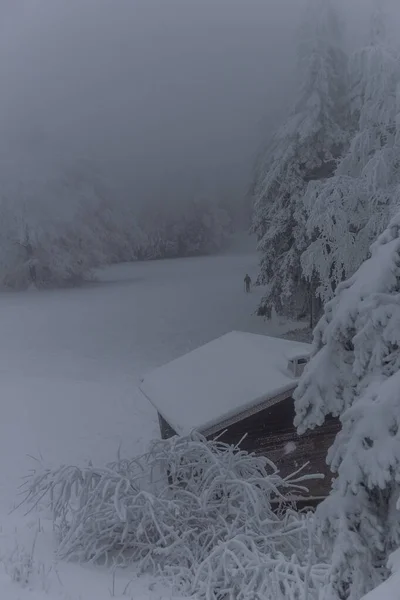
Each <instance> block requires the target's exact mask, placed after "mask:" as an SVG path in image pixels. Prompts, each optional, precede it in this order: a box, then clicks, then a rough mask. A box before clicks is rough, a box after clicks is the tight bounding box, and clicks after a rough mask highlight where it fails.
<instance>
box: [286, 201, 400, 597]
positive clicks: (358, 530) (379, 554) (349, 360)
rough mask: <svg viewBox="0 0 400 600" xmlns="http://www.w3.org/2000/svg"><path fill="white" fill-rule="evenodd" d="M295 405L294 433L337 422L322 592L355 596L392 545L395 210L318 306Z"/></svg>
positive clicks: (325, 513) (369, 583) (323, 515)
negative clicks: (328, 557)
mask: <svg viewBox="0 0 400 600" xmlns="http://www.w3.org/2000/svg"><path fill="white" fill-rule="evenodd" d="M295 406H296V418H295V424H296V425H297V427H298V429H299V432H300V433H303V432H304V431H305V430H306V429H310V428H313V427H315V426H318V425H321V424H322V423H323V422H324V420H325V418H326V417H327V415H333V416H336V417H339V418H340V421H341V431H340V432H339V433H338V435H337V437H336V439H335V442H334V444H333V446H332V448H331V449H330V451H329V453H328V463H329V464H330V466H331V469H332V471H333V472H334V473H336V474H337V477H336V479H335V481H334V483H333V488H332V491H331V494H330V496H329V498H328V499H327V500H325V501H324V502H323V503H322V504H321V505H320V507H319V509H318V512H317V515H318V518H319V519H320V520H321V522H322V528H323V531H324V533H325V539H326V542H327V544H328V547H330V548H331V552H332V566H331V570H330V575H329V581H328V582H327V586H326V593H325V596H324V597H323V598H324V600H328V599H329V600H332V599H335V600H336V599H338V598H340V600H343V599H351V600H358V599H359V598H360V597H361V596H362V595H363V593H365V592H367V591H368V590H369V589H371V588H372V587H374V585H376V584H377V583H378V582H379V581H380V580H381V579H382V577H383V576H384V574H385V565H386V561H387V558H388V556H389V554H390V553H391V552H392V551H393V550H394V549H396V548H397V547H398V546H399V544H400V511H399V510H397V509H396V503H398V501H399V497H400V213H399V214H398V215H397V216H396V217H395V218H393V219H392V221H391V222H390V224H389V226H388V227H387V229H386V230H385V231H384V233H382V234H381V236H380V237H379V238H378V240H377V241H376V242H375V243H374V244H373V245H372V246H371V257H370V258H369V259H368V260H367V261H365V262H364V263H363V264H362V265H361V266H360V268H359V269H358V270H357V272H356V273H355V274H354V275H353V276H352V277H351V278H350V279H349V280H347V281H346V282H342V283H341V284H339V286H338V288H337V290H336V294H335V296H334V298H333V299H332V300H331V301H330V302H328V303H327V305H326V307H325V314H324V316H323V317H322V319H321V321H320V322H319V324H318V326H317V327H316V330H315V332H314V356H313V358H312V360H311V362H310V364H309V366H308V368H307V369H306V372H305V374H304V375H303V377H302V379H301V381H300V384H299V386H298V389H297V390H296V392H295Z"/></svg>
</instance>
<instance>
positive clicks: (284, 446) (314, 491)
mask: <svg viewBox="0 0 400 600" xmlns="http://www.w3.org/2000/svg"><path fill="white" fill-rule="evenodd" d="M294 416H295V411H294V401H293V399H292V398H287V399H286V400H284V401H282V402H280V403H278V404H275V405H274V406H272V407H271V408H267V409H265V410H264V411H261V412H259V413H257V414H256V415H252V416H250V417H247V418H245V419H243V420H242V421H241V422H239V423H235V424H234V425H231V426H230V427H229V428H228V429H227V431H226V433H224V434H223V435H222V436H220V438H219V439H220V440H221V441H223V442H226V443H229V444H237V443H239V441H240V440H241V438H243V436H244V435H245V434H247V436H246V437H245V439H244V440H243V441H242V443H241V445H240V447H241V448H242V449H243V450H247V451H248V452H255V453H256V454H258V455H263V456H266V457H267V458H269V459H270V460H272V461H273V462H274V463H275V464H276V465H277V467H279V470H280V472H281V474H282V475H283V476H286V475H289V474H291V473H293V472H294V471H296V470H297V469H299V468H300V467H301V466H303V465H304V464H305V463H307V462H309V463H310V464H309V465H308V466H307V467H306V468H305V469H304V470H303V471H302V473H303V474H310V475H311V474H316V473H321V474H323V475H324V476H325V478H324V479H323V480H320V479H314V480H311V481H309V482H307V483H306V484H304V485H307V487H308V489H309V494H310V496H311V497H314V498H319V497H325V496H326V495H327V494H328V493H329V490H330V487H331V482H332V473H331V472H330V470H329V468H328V466H327V465H326V455H327V452H328V449H329V448H330V446H331V445H332V443H333V440H334V438H335V436H336V434H337V432H338V431H339V429H340V423H339V421H338V420H337V419H333V418H329V419H327V421H326V422H325V424H324V425H323V426H322V427H318V428H316V429H314V430H312V431H309V432H307V433H305V434H304V435H302V436H298V435H297V433H296V429H295V427H294V425H293V420H294ZM216 435H218V434H216ZM213 437H215V436H213Z"/></svg>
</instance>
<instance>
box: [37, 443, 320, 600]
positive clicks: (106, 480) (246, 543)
mask: <svg viewBox="0 0 400 600" xmlns="http://www.w3.org/2000/svg"><path fill="white" fill-rule="evenodd" d="M306 479H307V478H306V477H302V476H301V474H300V475H299V474H298V473H297V474H294V475H293V476H290V477H287V478H285V479H284V478H282V477H281V476H280V475H279V473H278V471H277V469H276V467H275V466H274V465H273V464H272V463H271V462H270V461H268V460H267V459H266V458H264V457H256V456H254V455H252V454H248V453H246V452H243V451H240V450H239V449H238V448H236V447H233V446H228V445H226V444H223V443H221V442H218V441H212V442H209V441H206V440H205V439H204V438H203V437H202V436H200V435H199V434H192V435H191V436H190V437H187V438H173V439H171V440H167V441H157V442H154V443H153V444H152V446H151V449H150V452H149V453H148V454H147V455H145V456H144V457H142V458H140V459H137V460H131V461H129V460H121V459H119V460H118V461H117V462H115V463H113V464H110V465H108V467H107V468H100V469H96V468H94V467H92V466H91V467H88V468H84V469H80V468H77V467H61V468H60V469H58V470H44V471H42V472H40V473H35V474H34V476H33V478H32V479H31V480H30V481H29V482H28V488H27V497H26V501H27V502H28V503H30V504H32V505H33V506H36V505H38V504H41V503H42V502H43V501H44V500H45V501H46V502H47V506H49V507H50V508H51V510H52V513H53V518H54V523H55V525H56V529H57V532H58V538H59V545H58V555H59V557H60V558H64V559H71V560H78V561H90V562H98V561H103V562H105V563H107V564H110V563H112V564H117V565H126V564H129V563H130V562H136V563H138V565H139V567H140V569H141V570H142V571H147V572H151V573H153V574H156V575H161V576H164V577H165V576H166V577H167V578H168V579H169V580H170V581H171V582H172V584H173V586H174V587H175V589H176V590H177V591H179V592H180V593H183V594H197V596H198V597H200V598H207V599H210V600H214V599H217V598H218V599H222V598H235V599H237V600H242V599H243V600H247V599H250V598H251V599H254V598H257V597H262V598H265V599H266V600H268V599H271V600H272V599H274V600H280V599H283V598H285V599H289V600H301V599H305V598H307V599H308V600H312V599H316V598H317V597H318V588H319V586H320V585H321V582H322V581H323V580H324V577H325V573H326V565H325V564H318V562H317V559H316V555H317V553H316V549H317V550H318V551H319V543H318V538H317V535H316V533H315V532H314V530H313V523H312V515H310V514H308V515H306V514H304V515H303V514H299V513H297V512H295V510H294V508H293V505H292V504H291V502H290V497H293V494H296V493H297V494H298V493H299V492H304V490H305V488H304V481H305V480H306ZM272 503H274V504H273V506H271V505H272Z"/></svg>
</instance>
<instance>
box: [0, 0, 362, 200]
mask: <svg viewBox="0 0 400 600" xmlns="http://www.w3.org/2000/svg"><path fill="white" fill-rule="evenodd" d="M366 4H367V5H369V2H362V0H354V2H353V3H352V6H354V8H352V10H351V11H350V13H351V14H350V13H349V12H348V17H349V20H350V21H351V22H352V25H351V26H352V27H353V26H355V25H356V26H357V27H359V21H360V20H361V21H362V19H363V18H364V13H365V11H364V10H360V13H359V14H357V10H359V8H363V7H365V5H366ZM357 5H358V7H357ZM302 10H303V0H51V1H50V0H7V1H5V0H2V3H1V14H0V16H1V19H0V48H1V58H0V74H1V82H2V85H1V89H2V93H1V99H0V110H1V112H0V115H1V129H0V133H1V140H0V147H1V150H2V152H3V153H5V154H6V155H7V157H8V158H9V159H10V160H14V158H15V160H16V161H18V156H19V153H21V151H22V150H23V151H24V156H25V158H24V160H27V161H28V162H29V160H30V158H29V157H31V158H32V159H33V157H35V160H36V159H37V158H38V157H43V159H44V164H46V160H47V158H46V157H53V158H54V156H55V155H56V156H61V157H63V156H67V157H72V158H73V159H74V160H75V159H80V158H81V157H82V158H89V159H96V161H100V164H101V169H102V170H103V172H104V173H105V174H106V175H107V176H108V177H110V178H112V179H113V183H114V184H115V183H116V182H117V183H118V186H119V189H120V191H121V192H123V193H124V194H125V195H127V196H129V197H130V198H131V199H132V200H134V201H135V202H142V201H146V202H147V201H149V200H151V199H156V200H157V201H160V200H168V198H173V197H174V198H176V197H177V196H180V195H182V197H184V195H185V194H186V193H187V191H188V190H195V189H197V188H199V189H204V188H205V187H213V186H214V185H216V186H217V187H219V188H220V189H224V190H225V191H226V192H228V193H229V192H232V191H233V190H236V193H238V190H240V192H239V193H242V189H243V188H244V187H245V185H246V184H247V181H248V177H249V173H250V171H251V166H252V163H253V160H254V157H255V155H256V153H257V150H258V148H259V147H260V145H262V143H263V142H264V141H265V139H266V138H267V136H268V134H269V131H270V129H271V127H273V126H274V125H275V124H276V120H277V118H278V117H279V115H280V114H281V113H282V110H284V109H285V108H286V107H287V106H288V105H289V103H290V96H291V94H290V90H291V89H292V81H293V72H294V71H293V67H294V58H295V44H294V38H295V30H296V25H297V23H298V22H299V18H300V16H301V12H302ZM353 17H355V18H353ZM50 163H51V161H50V162H49V165H50Z"/></svg>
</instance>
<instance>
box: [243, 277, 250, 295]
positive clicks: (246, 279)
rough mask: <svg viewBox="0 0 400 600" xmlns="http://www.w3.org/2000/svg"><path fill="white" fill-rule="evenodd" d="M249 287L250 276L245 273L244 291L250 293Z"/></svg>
mask: <svg viewBox="0 0 400 600" xmlns="http://www.w3.org/2000/svg"><path fill="white" fill-rule="evenodd" d="M250 288H251V277H250V275H249V274H248V273H246V277H245V278H244V289H245V291H246V294H249V293H250Z"/></svg>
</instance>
